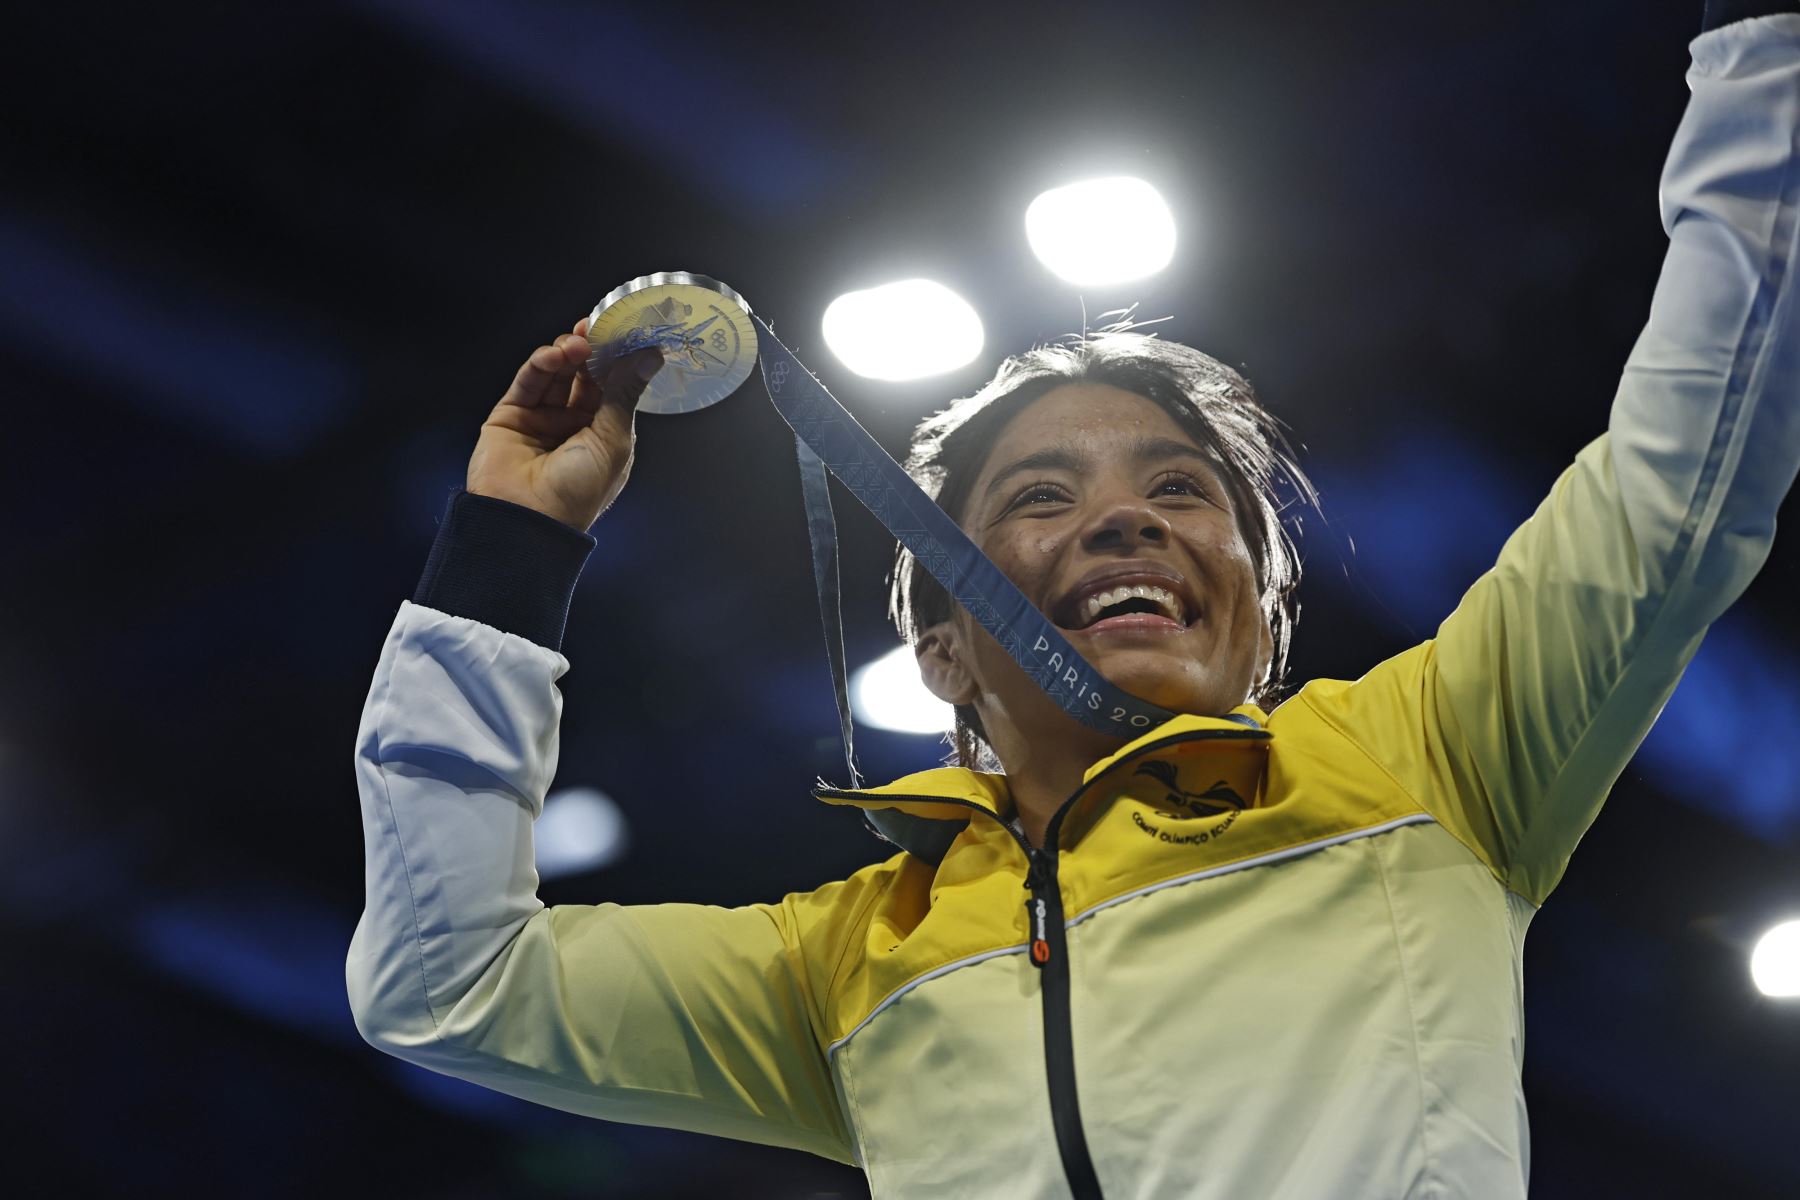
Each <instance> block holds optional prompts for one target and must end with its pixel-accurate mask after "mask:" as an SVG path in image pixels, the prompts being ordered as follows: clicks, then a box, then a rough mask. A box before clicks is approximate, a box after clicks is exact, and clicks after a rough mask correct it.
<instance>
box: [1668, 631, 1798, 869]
mask: <svg viewBox="0 0 1800 1200" xmlns="http://www.w3.org/2000/svg"><path fill="white" fill-rule="evenodd" d="M1797 681H1800V662H1796V661H1794V659H1793V657H1792V656H1791V655H1790V654H1788V653H1786V652H1785V651H1784V650H1783V648H1782V645H1781V640H1780V639H1779V638H1775V637H1771V636H1770V635H1768V634H1767V633H1765V632H1764V631H1763V630H1761V629H1760V628H1758V626H1757V623H1756V621H1755V620H1754V619H1753V618H1752V617H1751V616H1750V615H1749V614H1748V613H1744V612H1741V611H1729V612H1727V613H1726V614H1725V615H1724V616H1723V617H1721V618H1720V619H1719V620H1718V621H1715V622H1714V623H1713V627H1712V628H1711V629H1710V630H1709V631H1708V632H1707V635H1706V641H1704V642H1703V643H1701V646H1700V651H1699V653H1698V654H1696V655H1694V660H1693V662H1691V663H1689V664H1688V669H1687V671H1686V673H1685V674H1683V675H1682V677H1681V683H1680V685H1679V686H1677V687H1676V689H1675V694H1674V695H1673V696H1671V697H1669V703H1668V705H1667V706H1666V707H1665V708H1664V709H1663V711H1662V716H1660V717H1658V718H1657V721H1656V726H1655V728H1653V729H1652V730H1651V731H1650V736H1649V737H1648V738H1646V739H1645V740H1644V745H1643V749H1642V750H1640V751H1639V752H1638V758H1637V765H1638V766H1639V767H1641V768H1643V769H1644V770H1645V771H1647V772H1649V773H1650V774H1651V775H1652V776H1653V777H1654V779H1655V782H1656V785H1657V787H1658V788H1660V789H1662V790H1665V791H1668V792H1670V793H1671V794H1673V795H1675V796H1676V797H1678V798H1680V799H1682V800H1685V801H1686V802H1688V803H1690V804H1694V805H1697V806H1699V807H1701V808H1704V809H1706V810H1707V811H1709V812H1711V813H1713V814H1714V815H1716V816H1719V817H1722V818H1724V819H1725V820H1727V821H1730V822H1731V823H1732V824H1734V825H1736V826H1738V827H1739V828H1740V829H1743V830H1745V831H1746V832H1748V833H1750V834H1753V835H1754V836H1756V837H1759V838H1763V839H1765V840H1767V841H1771V842H1780V843H1785V842H1791V841H1793V840H1794V838H1795V836H1796V835H1800V738H1796V737H1794V736H1793V734H1792V732H1791V731H1793V730H1796V729H1800V691H1797V690H1796V688H1797V686H1800V684H1797Z"/></svg>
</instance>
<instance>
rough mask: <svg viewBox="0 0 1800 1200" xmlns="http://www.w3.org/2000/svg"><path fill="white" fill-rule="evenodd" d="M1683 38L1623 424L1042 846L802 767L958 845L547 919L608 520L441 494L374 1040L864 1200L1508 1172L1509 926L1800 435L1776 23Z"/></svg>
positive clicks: (378, 807) (1079, 813) (370, 898)
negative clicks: (546, 889)
mask: <svg viewBox="0 0 1800 1200" xmlns="http://www.w3.org/2000/svg"><path fill="white" fill-rule="evenodd" d="M1691 49H1692V53H1693V65H1692V68H1691V70H1690V71H1689V74H1688V81H1689V84H1690V86H1691V88H1692V93H1693V94H1692V99H1691V102H1690V105H1689V108H1688V111H1687V114H1686V116H1685V118H1684V120H1683V122H1682V124H1681V127H1680V130H1679V132H1678V133H1677V135H1676V138H1675V142H1674V146H1673V149H1672V151H1671V153H1670V156H1669V160H1668V165H1667V168H1666V171H1665V174H1664V177H1663V183H1662V193H1661V203H1662V215H1663V220H1664V224H1665V227H1666V229H1667V231H1668V233H1669V236H1670V248H1669V253H1668V257H1667V260H1666V263H1665V266H1664V269H1663V274H1662V277H1661V280H1660V282H1659V283H1658V285H1657V289H1656V294H1655V299H1654V302H1653V305H1652V310H1651V314H1650V319H1649V323H1648V325H1647V327H1646V328H1645V330H1644V332H1643V335H1642V336H1641V337H1640V339H1639V340H1638V342H1637V345H1636V346H1635V348H1634V349H1633V351H1632V353H1631V357H1630V360H1629V362H1628V363H1627V365H1626V368H1625V372H1624V376H1623V380H1622V383H1621V385H1620V388H1619V391H1618V394H1617V398H1616V400H1615V402H1614V405H1613V409H1612V417H1611V424H1610V429H1609V431H1608V433H1607V434H1605V435H1603V436H1601V437H1600V438H1598V439H1597V440H1595V441H1594V442H1592V443H1591V444H1590V445H1588V446H1587V447H1586V448H1585V449H1584V450H1583V451H1582V452H1581V453H1580V454H1579V455H1578V456H1577V457H1576V460H1575V462H1574V463H1573V465H1571V466H1570V467H1569V468H1568V469H1567V470H1566V471H1565V472H1564V473H1563V475H1562V477H1561V478H1560V479H1559V480H1558V481H1557V482H1556V485H1555V487H1554V488H1553V489H1552V491H1551V493H1550V496H1549V498H1548V499H1547V500H1545V502H1544V503H1543V505H1542V507H1541V508H1539V510H1538V511H1537V513H1536V514H1535V515H1533V516H1532V517H1531V519H1530V520H1528V521H1527V522H1526V523H1525V524H1524V525H1523V526H1522V527H1521V528H1520V529H1519V530H1518V531H1517V532H1516V533H1515V534H1514V535H1513V537H1512V538H1511V539H1510V540H1509V541H1508V542H1507V544H1506V546H1505V549H1504V550H1503V551H1502V552H1501V555H1500V558H1499V561H1498V562H1497V563H1496V564H1495V566H1494V567H1493V569H1491V570H1490V571H1488V572H1487V573H1486V574H1485V575H1483V576H1482V577H1481V578H1480V579H1479V580H1478V581H1477V582H1476V583H1475V585H1474V586H1473V587H1472V588H1471V589H1470V590H1469V592H1468V594H1467V595H1466V596H1465V597H1464V599H1463V601H1462V603H1461V604H1460V605H1459V606H1458V608H1457V609H1456V611H1455V612H1454V613H1453V614H1451V616H1450V617H1449V618H1448V619H1447V620H1446V621H1445V622H1444V623H1443V625H1442V627H1441V628H1440V629H1439V630H1438V633H1437V636H1435V637H1434V638H1432V639H1431V640H1429V641H1427V642H1425V643H1423V644H1422V645H1419V646H1416V647H1414V648H1413V649H1411V650H1409V651H1407V652H1405V653H1403V654H1401V655H1398V656H1397V657H1395V658H1392V659H1390V660H1388V661H1387V662H1384V663H1381V664H1380V665H1379V666H1377V667H1375V668H1374V669H1373V670H1371V671H1370V672H1369V673H1368V674H1367V675H1365V676H1363V677H1362V678H1361V679H1359V680H1356V681H1354V682H1344V681H1338V680H1316V681H1314V682H1312V683H1309V684H1308V685H1306V686H1305V687H1304V688H1302V689H1301V690H1300V691H1299V692H1298V694H1297V695H1295V696H1294V697H1293V698H1292V699H1291V700H1289V701H1287V702H1286V703H1284V704H1282V705H1281V706H1280V707H1279V708H1277V709H1276V710H1275V711H1274V712H1273V713H1268V714H1265V713H1263V712H1261V711H1259V710H1258V709H1256V708H1253V707H1244V708H1240V709H1238V710H1236V711H1235V712H1233V713H1230V714H1227V715H1225V716H1222V717H1201V716H1184V717H1179V718H1177V719H1175V720H1173V721H1171V722H1169V723H1168V724H1166V725H1164V726H1162V727H1161V728H1158V729H1156V730H1154V731H1152V732H1150V733H1148V734H1146V735H1145V736H1143V737H1141V738H1139V739H1138V740H1137V741H1135V742H1132V743H1130V744H1129V745H1127V746H1125V747H1124V748H1122V749H1121V750H1120V751H1119V752H1118V753H1116V754H1114V755H1113V756H1111V757H1109V758H1107V759H1104V760H1102V761H1100V762H1097V763H1095V764H1093V766H1092V767H1091V768H1090V769H1089V771H1088V772H1087V775H1086V779H1085V782H1084V783H1083V785H1082V787H1081V788H1080V789H1079V790H1078V791H1077V792H1076V793H1075V794H1074V795H1072V796H1071V797H1069V799H1068V801H1067V803H1066V804H1065V805H1064V807H1063V810H1062V812H1061V814H1060V815H1059V816H1058V818H1057V819H1056V821H1055V822H1054V823H1053V825H1052V827H1051V836H1050V838H1049V840H1048V842H1047V849H1046V850H1045V851H1043V852H1040V853H1037V854H1033V853H1031V852H1029V850H1028V848H1027V846H1026V845H1025V844H1024V843H1023V842H1022V841H1021V840H1020V838H1019V837H1018V836H1017V835H1016V834H1015V833H1014V832H1013V830H1012V829H1010V828H1009V827H1008V825H1007V823H1006V820H1007V818H1008V817H1010V816H1011V815H1012V814H1011V808H1010V802H1009V800H1008V796H1007V791H1006V781H1005V779H1004V778H1003V777H999V776H992V775H982V774H977V773H973V772H969V771H964V770H959V769H941V770H933V771H926V772H923V773H920V774H917V775H912V776H909V777H907V778H905V779H901V780H898V781H896V782H895V783H892V784H890V785H888V786H886V787H880V788H874V789H870V790H867V791H859V792H830V791H827V792H822V793H820V794H821V796H822V798H824V799H825V800H827V801H830V802H832V803H836V804H846V805H857V806H862V807H865V808H868V807H886V808H891V809H894V810H897V811H899V812H902V813H905V814H909V815H910V816H912V817H913V818H916V819H917V821H919V822H926V823H931V824H927V825H922V826H921V827H920V828H921V829H925V830H929V829H938V830H941V831H945V832H948V833H950V834H953V835H954V838H953V840H951V841H950V842H949V845H948V849H947V850H945V851H943V852H942V854H941V858H939V857H938V856H937V854H936V853H935V852H923V851H922V852H921V853H912V852H904V851H903V852H902V853H899V854H896V855H895V856H894V857H892V858H890V859H888V860H887V861H886V862H882V863H878V864H875V865H873V866H870V867H867V868H865V869H863V870H861V871H858V872H857V873H856V874H854V875H853V876H851V877H850V878H849V879H847V880H844V881H842V882H837V883H831V884H827V885H826V886H824V887H821V888H819V889H817V890H815V891H811V892H806V893H801V894H796V895H790V896H788V897H786V898H785V899H783V900H781V901H780V902H779V903H775V904H758V905H750V906H747V907H743V908H731V909H727V908H712V907H702V906H697V905H687V904H658V905H645V906H629V907H626V906H619V905H612V904H600V905H591V906H590V905H560V906H557V907H554V908H546V907H545V906H544V905H543V904H542V903H541V902H540V901H539V900H538V899H537V896H536V888H537V877H536V874H535V871H534V868H533V854H532V822H533V819H534V818H535V817H536V816H537V815H538V814H539V812H540V810H541V807H542V804H543V797H544V794H545V791H546V789H547V788H548V787H549V785H550V782H551V779H552V777H553V775H554V774H555V771H556V761H557V746H558V743H557V736H558V721H559V718H560V715H561V703H562V701H561V695H560V693H559V691H558V690H557V688H556V686H555V681H556V679H557V678H558V677H560V676H561V675H562V674H563V673H564V672H565V671H566V670H568V667H569V663H568V660H567V659H566V658H564V657H563V655H562V654H561V653H560V650H559V649H558V647H559V646H560V638H561V630H562V626H563V621H564V616H565V614H566V611H567V603H568V596H569V591H570V589H571V588H572V585H573V579H574V576H575V573H576V572H577V571H578V570H579V568H580V564H581V561H582V559H583V558H584V557H585V554H586V550H587V548H588V547H589V546H591V545H592V539H589V538H587V537H586V536H585V535H582V534H578V533H576V532H574V531H573V530H569V529H567V528H565V527H562V526H559V525H557V524H556V523H555V522H553V521H550V520H549V519H548V518H543V517H540V516H538V514H535V513H530V512H528V511H526V510H524V509H518V508H515V507H513V506H511V505H506V504H504V503H503V502H500V501H494V500H487V499H483V498H478V497H469V496H466V495H459V496H457V497H455V498H454V499H453V501H452V504H451V511H450V517H449V519H448V520H447V521H446V522H445V526H444V531H443V533H442V534H441V535H440V537H439V540H438V545H437V546H436V547H435V548H434V551H433V556H432V560H431V563H430V565H429V566H428V568H427V571H426V578H425V581H424V582H423V583H422V584H421V588H420V593H419V595H418V596H417V597H415V600H416V601H417V602H416V603H403V604H402V605H401V608H400V612H399V615H398V617H397V618H396V619H395V621H394V625H393V628H392V631H391V632H390V634H389V636H388V639H387V642H386V644H385V646H384V647H383V649H382V653H381V658H380V664H379V666H378V668H377V671H376V674H375V679H374V684H373V687H372V688H371V690H370V692H369V697H368V704H367V707H366V710H365V712H364V715H363V721H362V726H361V730H360V732H359V735H358V741H357V746H356V771H357V779H358V783H359V787H360V790H361V796H362V810H363V819H364V829H365V841H366V851H367V864H368V872H367V907H366V909H365V911H364V913H363V917H362V921H361V923H360V924H359V925H358V927H357V930H356V935H355V939H354V941H353V943H352V945H351V947H350V953H349V960H348V964H347V967H348V986H349V992H350V999H351V1002H352V1007H353V1009H354V1011H355V1015H356V1020H357V1023H358V1026H359V1028H360V1029H361V1030H362V1032H363V1035H364V1036H365V1037H366V1038H367V1039H368V1040H369V1041H370V1042H371V1043H373V1044H374V1045H375V1046H377V1047H379V1048H381V1049H382V1050H385V1051H387V1052H389V1053H391V1054H395V1055H398V1056H400V1057H402V1058H404V1059H407V1060H409V1061H412V1062H415V1063H419V1064H422V1065H424V1066H427V1067H430V1068H431V1069H433V1070H437V1071H442V1072H445V1073H448V1074H452V1075H457V1076H461V1077H463V1078H465V1079H470V1080H474V1081H476V1082H478V1083H481V1084H484V1085H486V1086H488V1087H491V1088H495V1089H498V1090H500V1091H504V1092H508V1093H511V1094H513V1095H517V1096H522V1097H525V1098H527V1099H530V1100H534V1101H537V1102H539V1103H542V1104H547V1105H553V1106H555V1107H557V1108H562V1109H568V1110H571V1111H575V1112H580V1113H585V1114H588V1115H591V1116H594V1117H600V1118H604V1119H607V1120H614V1121H631V1122H641V1123H647V1124H655V1125H667V1126H676V1127H680V1128H683V1129H691V1130H699V1131H703V1132H707V1133H714V1134H719V1135H723V1136H727V1137H734V1138H744V1139H749V1140H752V1141H758V1142H767V1143H772V1144H777V1145H783V1146H791V1147H797V1148H800V1149H803V1150H808V1151H812V1152H814V1153H817V1154H822V1155H826V1156H828V1157H831V1158H835V1159H838V1160H841V1161H844V1162H855V1163H859V1164H861V1165H862V1166H863V1167H864V1168H865V1169H866V1171H867V1173H868V1177H869V1182H870V1186H871V1188H872V1191H873V1193H874V1195H875V1196H877V1197H904V1196H917V1197H933V1198H937V1197H946V1196H954V1197H988V1196H993V1197H1061V1196H1068V1195H1071V1194H1073V1195H1077V1196H1090V1195H1100V1194H1104V1195H1105V1196H1107V1197H1111V1198H1113V1200H1119V1198H1123V1197H1176V1196H1180V1197H1215V1198H1219V1200H1226V1198H1230V1200H1241V1198H1246V1197H1257V1198H1270V1197H1384V1198H1391V1197H1399V1196H1474V1197H1482V1198H1484V1200H1492V1198H1495V1197H1506V1196H1522V1195H1524V1193H1525V1187H1526V1178H1527V1173H1528V1163H1529V1150H1528V1136H1527V1129H1526V1116H1525V1107H1524V1103H1523V1099H1522V1094H1521V1091H1520V1063H1521V1056H1522V1054H1523V1049H1524V1030H1523V1028H1522V1023H1521V1022H1522V985H1521V978H1520V961H1521V957H1520V955H1521V946H1522V943H1523V940H1524V936H1525V929H1526V925H1527V924H1528V922H1529V921H1530V919H1531V916H1532V914H1533V912H1534V911H1535V909H1536V907H1537V906H1538V905H1539V904H1540V903H1542V902H1543V900H1544V898H1545V897H1546V896H1547V895H1548V894H1549V892H1550V890H1551V889H1552V888H1553V887H1554V886H1555V885H1556V883H1557V880H1558V879H1559V877H1560V876H1561V874H1562V872H1563V869H1564V866H1565V864H1566V862H1567V860H1568V858H1569V855H1570V852H1571V851H1572V849H1573V848H1574V846H1575V843H1576V842H1577V840H1578V839H1579V838H1580V837H1581V835H1582V833H1583V831H1584V830H1586V828H1587V827H1588V825H1589V823H1590V822H1591V821H1592V820H1593V818H1594V815H1595V813H1596V811H1597V810H1598V808H1599V806H1600V804H1601V802H1602V800H1603V799H1604V798H1605V796H1606V794H1607V791H1608V789H1609V788H1610V787H1611V785H1612V783H1613V781H1614V779H1615V778H1616V777H1617V776H1618V774H1619V772H1620V770H1621V769H1622V768H1623V767H1624V765H1625V763H1626V761H1627V760H1628V759H1629V758H1630V757H1631V755H1632V753H1633V751H1634V749H1635V748H1636V746H1637V745H1638V742H1639V741H1640V739H1641V738H1642V737H1643V736H1644V734H1645V732H1646V731H1647V730H1648V729H1649V727H1650V725H1651V722H1652V721H1654V720H1655V718H1656V715H1657V713H1658V712H1659V711H1660V709H1661V708H1662V705H1663V703H1664V701H1665V700H1666V699H1667V697H1668V695H1669V693H1670V691H1671V690H1672V688H1673V687H1674V685H1675V682H1676V679H1677V678H1678V676H1679V675H1680V673H1681V671H1682V668H1683V666H1684V665H1685V664H1686V663H1687V661H1688V660H1689V658H1690V657H1691V656H1692V654H1693V653H1694V651H1695V650H1696V648H1697V647H1698V645H1699V643H1700V639H1701V636H1702V634H1703V633H1704V631H1705V629H1706V627H1707V625H1708V624H1709V623H1710V622H1711V621H1713V620H1714V619H1715V618H1717V617H1718V616H1719V614H1720V613H1721V612H1722V611H1723V610H1724V609H1725V608H1726V606H1727V605H1729V604H1730V603H1731V602H1732V600H1734V599H1735V598H1736V597H1737V596H1738V595H1739V594H1740V593H1741V592H1742V590H1743V589H1744V588H1745V586H1746V585H1747V584H1748V583H1749V581H1750V579H1751V578H1752V576H1753V575H1754V574H1755V572H1756V571H1757V569H1758V567H1759V566H1760V565H1761V563H1762V561H1763V559H1764V557H1765V556H1766V554H1767V553H1768V550H1769V546H1770V543H1771V540H1772V538H1773V533H1774V514H1775V511H1776V508H1777V506H1778V504H1779V502H1780V500H1781V498H1782V496H1783V494H1784V493H1785V492H1786V490H1787V488H1788V486H1789V484H1790V483H1791V481H1792V479H1793V476H1794V473H1795V467H1796V463H1797V462H1800V369H1797V367H1800V363H1797V359H1800V316H1797V315H1796V312H1795V289H1794V287H1793V286H1792V284H1791V272H1792V269H1793V266H1794V264H1795V262H1796V258H1797V256H1800V238H1797V232H1796V230H1797V217H1800V206H1797V200H1800V156H1797V154H1796V148H1797V146H1800V16H1773V17H1763V18H1758V19H1753V20H1747V21H1741V22H1737V23H1734V24H1729V25H1725V26H1723V27H1721V28H1717V29H1713V30H1710V31H1708V32H1706V33H1704V34H1702V35H1701V36H1700V37H1699V38H1697V39H1696V40H1695V41H1694V43H1693V45H1692V47H1691ZM559 589H560V590H559ZM546 596H548V597H549V598H548V599H545V597H546ZM938 823H941V824H938ZM942 841H943V839H942V838H937V839H931V838H925V839H921V841H920V843H919V844H920V845H921V846H922V845H924V844H926V842H935V843H936V844H939V845H941V844H942ZM1037 942H1041V945H1034V943H1037Z"/></svg>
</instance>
